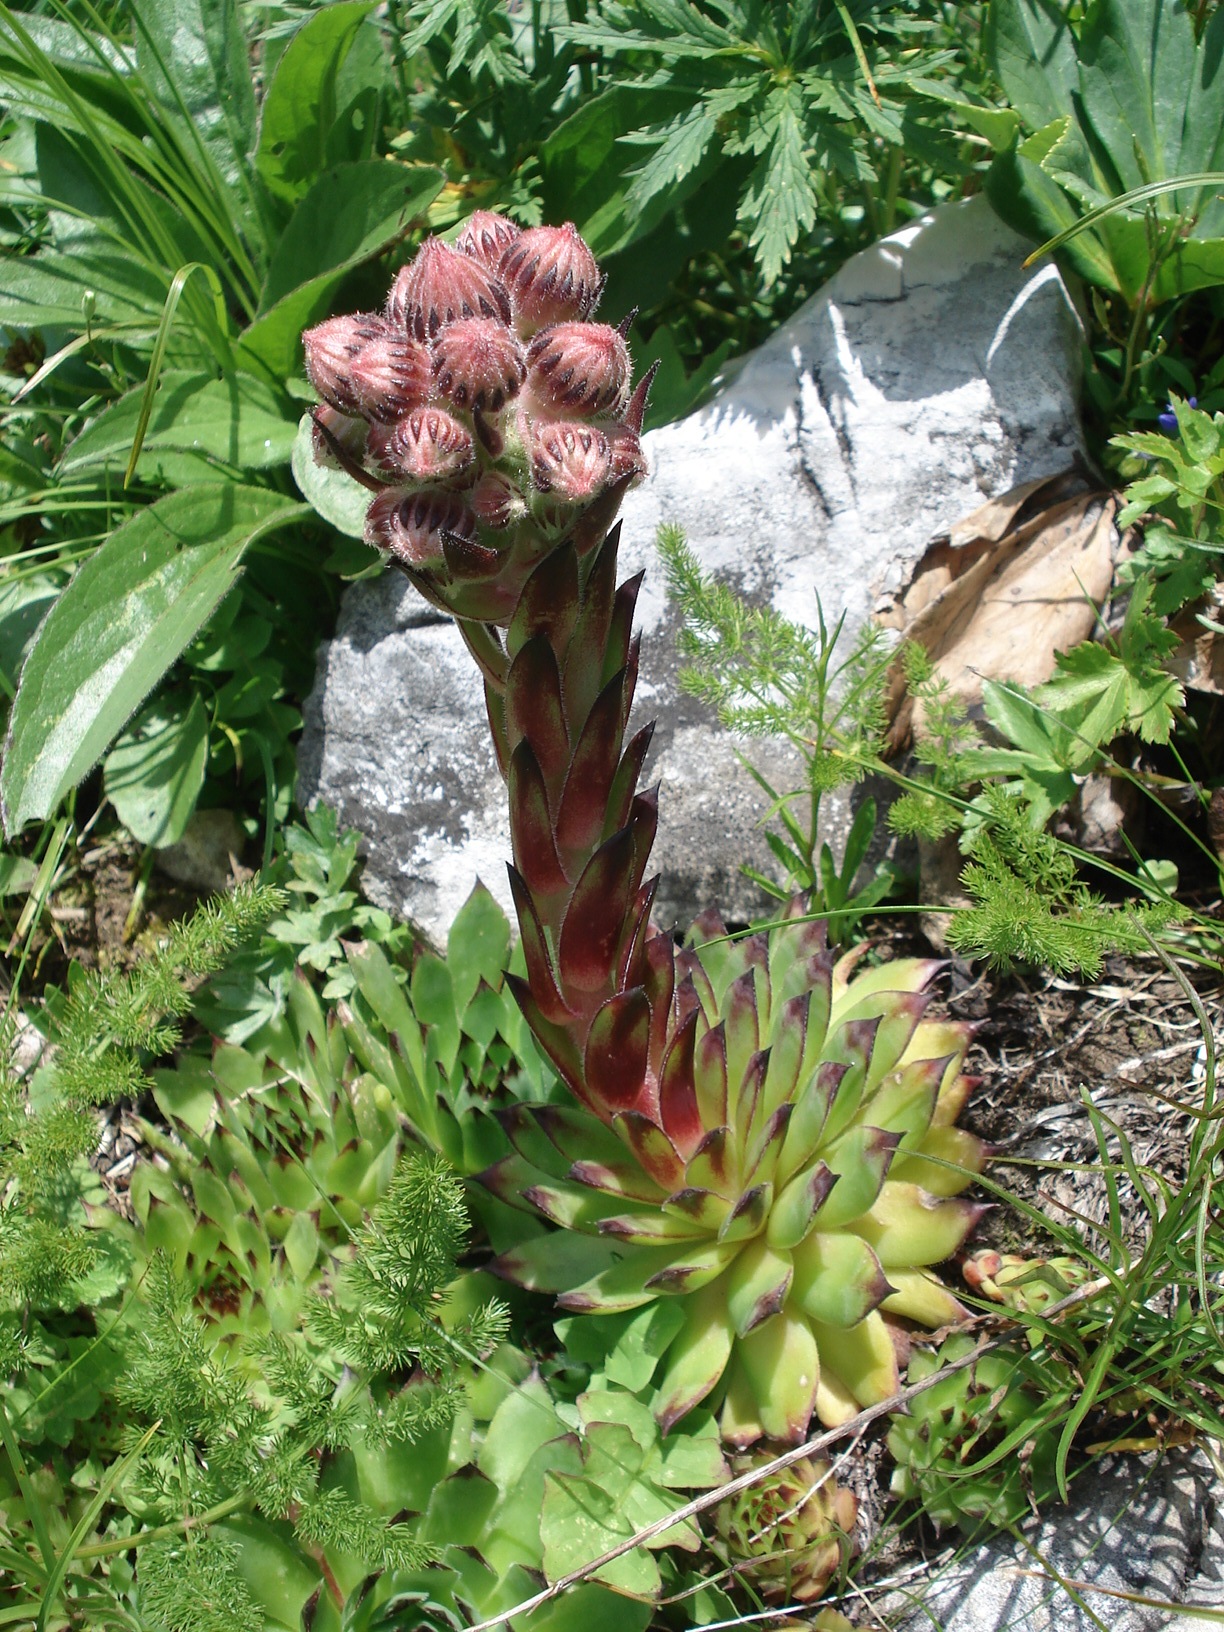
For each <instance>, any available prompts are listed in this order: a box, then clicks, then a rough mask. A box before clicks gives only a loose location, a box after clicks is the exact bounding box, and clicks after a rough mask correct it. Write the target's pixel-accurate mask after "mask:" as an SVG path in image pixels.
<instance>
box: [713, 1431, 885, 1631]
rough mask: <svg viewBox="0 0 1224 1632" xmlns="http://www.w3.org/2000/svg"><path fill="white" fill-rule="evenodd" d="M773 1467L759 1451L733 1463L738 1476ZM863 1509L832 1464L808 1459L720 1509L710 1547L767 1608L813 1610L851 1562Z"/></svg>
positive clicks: (770, 1475)
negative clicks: (788, 1606)
mask: <svg viewBox="0 0 1224 1632" xmlns="http://www.w3.org/2000/svg"><path fill="white" fill-rule="evenodd" d="M767 1461H768V1453H763V1452H761V1451H757V1452H755V1453H753V1454H752V1455H751V1456H749V1457H738V1458H736V1461H735V1464H734V1466H733V1469H732V1471H733V1473H734V1474H736V1475H737V1476H738V1475H740V1474H744V1473H748V1472H750V1471H751V1470H752V1468H753V1467H754V1466H756V1465H758V1464H762V1463H765V1462H767ZM857 1517H858V1503H857V1502H856V1501H855V1499H854V1496H853V1495H852V1494H851V1492H850V1491H848V1490H846V1489H844V1488H843V1487H842V1486H841V1485H839V1484H838V1483H837V1480H836V1479H835V1478H834V1477H833V1472H832V1469H831V1468H830V1466H829V1464H828V1463H827V1462H821V1461H817V1460H815V1459H814V1458H812V1457H806V1456H805V1457H804V1458H803V1459H802V1460H801V1461H799V1462H792V1463H791V1464H790V1466H789V1467H786V1468H780V1469H778V1470H777V1471H775V1472H772V1473H767V1474H764V1475H763V1477H762V1478H761V1479H760V1480H759V1481H758V1482H757V1483H755V1484H752V1485H749V1486H748V1488H747V1489H746V1490H742V1491H740V1493H739V1495H738V1496H735V1497H733V1498H732V1499H731V1500H730V1501H726V1502H723V1503H722V1504H721V1505H720V1506H719V1508H718V1511H717V1515H716V1519H715V1536H714V1538H713V1542H712V1545H713V1547H714V1549H715V1551H716V1552H717V1553H718V1554H719V1556H720V1557H722V1558H723V1559H725V1560H726V1562H727V1564H728V1565H729V1566H730V1567H731V1568H732V1569H733V1570H734V1571H735V1574H736V1575H737V1576H738V1577H739V1578H740V1579H741V1580H742V1581H744V1582H745V1584H746V1585H748V1586H750V1587H751V1588H752V1589H753V1590H754V1591H755V1592H756V1593H758V1594H759V1595H760V1597H761V1598H762V1599H763V1600H764V1602H765V1603H767V1604H792V1603H801V1604H810V1603H813V1602H814V1601H815V1600H816V1599H817V1598H820V1597H821V1596H822V1595H823V1594H824V1592H825V1591H826V1590H827V1588H828V1586H829V1583H830V1582H831V1581H832V1580H833V1578H834V1576H835V1575H836V1574H837V1572H838V1570H839V1569H840V1568H841V1566H842V1564H843V1562H844V1560H845V1559H846V1558H847V1557H848V1556H849V1553H850V1550H851V1545H852V1537H853V1534H854V1526H855V1521H856V1519H857Z"/></svg>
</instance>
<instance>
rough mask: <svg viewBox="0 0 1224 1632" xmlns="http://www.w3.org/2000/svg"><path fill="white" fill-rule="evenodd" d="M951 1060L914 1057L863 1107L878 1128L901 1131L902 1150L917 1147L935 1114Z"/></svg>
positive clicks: (887, 1080) (885, 1082)
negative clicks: (941, 1084)
mask: <svg viewBox="0 0 1224 1632" xmlns="http://www.w3.org/2000/svg"><path fill="white" fill-rule="evenodd" d="M947 1063H948V1062H947V1060H946V1059H943V1060H913V1061H911V1063H910V1064H909V1065H902V1066H898V1067H897V1069H896V1070H895V1071H891V1072H890V1073H889V1074H888V1076H886V1077H885V1078H884V1081H883V1082H882V1083H881V1084H880V1086H879V1087H878V1088H877V1089H876V1091H875V1093H874V1094H872V1096H871V1098H870V1099H869V1100H868V1101H867V1103H866V1104H865V1105H864V1107H863V1115H864V1116H865V1117H866V1118H867V1120H868V1121H870V1122H872V1123H874V1125H875V1126H876V1127H878V1128H890V1129H891V1130H892V1131H893V1132H894V1133H899V1134H900V1135H901V1144H900V1146H899V1147H898V1149H899V1150H900V1151H910V1150H913V1149H914V1148H915V1147H916V1146H917V1144H918V1143H919V1141H921V1139H922V1138H923V1136H924V1135H925V1134H926V1132H927V1130H928V1128H929V1127H930V1125H931V1118H932V1117H933V1116H934V1114H935V1101H936V1098H937V1097H938V1094H939V1085H940V1083H941V1082H942V1081H943V1076H944V1071H945V1069H946V1067H947Z"/></svg>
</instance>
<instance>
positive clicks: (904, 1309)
mask: <svg viewBox="0 0 1224 1632" xmlns="http://www.w3.org/2000/svg"><path fill="white" fill-rule="evenodd" d="M888 1280H889V1284H890V1285H891V1286H892V1291H891V1292H890V1293H889V1294H888V1296H887V1297H886V1298H885V1299H884V1301H883V1302H882V1303H881V1304H880V1308H881V1309H882V1310H883V1311H884V1312H885V1313H886V1314H889V1315H900V1316H901V1317H902V1319H903V1320H915V1321H917V1322H918V1324H919V1325H921V1326H930V1327H931V1328H932V1329H934V1328H935V1327H938V1326H951V1325H953V1324H954V1323H955V1322H956V1321H958V1320H961V1319H963V1318H964V1315H965V1306H964V1304H963V1303H961V1301H960V1300H959V1298H954V1297H953V1296H952V1294H951V1292H949V1291H948V1289H947V1287H946V1286H945V1285H944V1284H943V1282H942V1281H940V1280H938V1279H937V1278H936V1277H935V1276H934V1275H931V1274H928V1273H927V1271H926V1270H922V1269H890V1270H889V1272H888Z"/></svg>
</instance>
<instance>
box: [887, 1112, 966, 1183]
mask: <svg viewBox="0 0 1224 1632" xmlns="http://www.w3.org/2000/svg"><path fill="white" fill-rule="evenodd" d="M988 1155H989V1150H988V1148H987V1146H986V1145H984V1144H983V1143H982V1141H981V1140H980V1139H976V1138H975V1137H974V1136H973V1134H971V1133H966V1132H965V1130H964V1128H932V1129H931V1130H930V1132H929V1133H928V1134H927V1135H926V1137H925V1138H924V1139H923V1140H922V1142H921V1144H920V1145H919V1146H918V1147H917V1149H916V1150H914V1151H913V1152H912V1153H907V1152H904V1151H903V1152H902V1153H901V1157H900V1159H899V1160H898V1161H896V1162H894V1164H893V1166H892V1168H891V1169H890V1170H889V1176H890V1177H891V1178H894V1179H899V1180H903V1181H904V1182H905V1183H906V1184H916V1185H919V1186H920V1187H921V1188H922V1189H923V1190H926V1191H928V1192H929V1194H931V1195H932V1196H955V1195H959V1194H960V1192H961V1191H962V1190H963V1189H964V1188H965V1186H966V1185H967V1184H969V1183H970V1182H971V1181H972V1179H973V1177H974V1175H975V1174H977V1173H980V1172H981V1171H982V1169H983V1168H984V1167H985V1165H986V1158H987V1156H988ZM945 1164H947V1165H945Z"/></svg>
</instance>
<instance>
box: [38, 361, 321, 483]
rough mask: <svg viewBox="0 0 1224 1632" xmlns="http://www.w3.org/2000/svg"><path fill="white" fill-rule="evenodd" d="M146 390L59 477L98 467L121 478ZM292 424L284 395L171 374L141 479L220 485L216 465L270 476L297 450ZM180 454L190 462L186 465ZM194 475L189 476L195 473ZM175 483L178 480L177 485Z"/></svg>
mask: <svg viewBox="0 0 1224 1632" xmlns="http://www.w3.org/2000/svg"><path fill="white" fill-rule="evenodd" d="M143 398H144V386H143V385H141V386H139V387H138V388H137V389H136V390H134V391H129V392H128V393H127V394H126V396H123V397H120V399H119V401H118V402H117V403H115V404H114V406H113V407H111V408H107V409H105V410H104V412H103V413H101V414H100V415H99V416H98V418H97V419H96V420H94V422H93V424H92V425H90V426H88V427H87V428H86V429H85V430H83V431H82V432H81V434H80V436H78V437H77V439H76V441H75V442H73V443H71V445H70V446H69V448H68V450H67V452H66V453H65V455H64V459H63V462H62V464H61V465H60V473H61V475H64V476H72V475H76V474H78V473H79V472H80V471H83V470H91V469H94V468H96V467H97V466H99V465H110V466H112V467H114V468H115V469H116V470H118V471H119V473H120V474H122V471H123V469H124V467H125V466H126V465H127V462H128V458H129V455H130V453H131V449H132V443H133V441H134V439H135V436H136V429H137V426H138V424H139V421H140V417H141V409H142V406H143ZM294 434H295V432H294V425H293V420H292V418H291V417H289V415H288V413H287V411H286V406H285V399H284V398H283V397H282V395H281V394H280V392H278V391H274V390H273V389H272V387H271V386H268V385H265V384H264V383H263V381H262V380H256V379H253V378H252V377H251V375H249V374H232V375H230V376H229V377H228V378H226V379H223V380H218V379H213V378H212V377H211V376H209V375H207V374H187V373H183V372H182V371H181V370H176V369H167V370H166V371H165V372H164V373H163V374H162V377H161V380H160V382H159V385H158V389H157V395H156V396H155V397H154V399H153V410H152V413H151V414H150V416H149V424H148V429H147V430H146V432H145V438H144V448H143V450H142V452H141V455H140V459H139V460H138V462H137V469H138V470H139V472H140V473H141V475H142V476H145V477H147V478H155V477H157V476H158V475H159V474H161V475H162V476H166V474H167V473H168V472H174V473H176V474H178V475H179V476H180V479H181V477H182V475H183V474H184V473H187V479H188V480H195V481H215V480H216V477H217V474H218V472H217V470H216V469H215V468H213V469H212V470H211V473H210V465H211V464H212V463H213V462H215V464H216V465H220V466H225V467H230V468H235V469H241V470H264V469H267V467H268V466H270V465H279V464H281V463H283V462H284V461H285V460H287V459H288V458H289V456H290V454H291V452H292V451H293V438H294ZM176 454H180V455H182V454H185V455H189V456H190V460H189V461H188V462H187V463H186V464H184V463H183V462H182V461H179V462H178V464H176V463H175V461H174V456H175V455H176ZM192 470H194V471H195V475H194V476H191V475H190V474H189V473H190V471H192ZM171 479H172V478H171Z"/></svg>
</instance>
